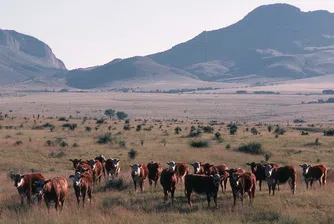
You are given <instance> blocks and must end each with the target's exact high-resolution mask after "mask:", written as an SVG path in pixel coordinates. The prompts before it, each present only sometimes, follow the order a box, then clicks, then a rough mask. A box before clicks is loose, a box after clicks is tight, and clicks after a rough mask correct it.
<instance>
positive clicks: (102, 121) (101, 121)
mask: <svg viewBox="0 0 334 224" xmlns="http://www.w3.org/2000/svg"><path fill="white" fill-rule="evenodd" d="M104 123H105V120H104V119H103V118H101V119H98V120H96V124H104Z"/></svg>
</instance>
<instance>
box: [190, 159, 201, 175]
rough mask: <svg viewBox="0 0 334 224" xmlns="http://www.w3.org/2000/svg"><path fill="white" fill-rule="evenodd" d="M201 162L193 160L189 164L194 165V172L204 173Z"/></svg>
mask: <svg viewBox="0 0 334 224" xmlns="http://www.w3.org/2000/svg"><path fill="white" fill-rule="evenodd" d="M203 164H204V163H203V162H194V163H192V164H190V165H191V166H192V167H194V174H203V173H204V166H203Z"/></svg>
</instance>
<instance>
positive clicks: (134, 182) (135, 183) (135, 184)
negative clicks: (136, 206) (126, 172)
mask: <svg viewBox="0 0 334 224" xmlns="http://www.w3.org/2000/svg"><path fill="white" fill-rule="evenodd" d="M133 185H134V186H135V192H137V182H136V181H133Z"/></svg>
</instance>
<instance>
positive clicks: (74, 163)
mask: <svg viewBox="0 0 334 224" xmlns="http://www.w3.org/2000/svg"><path fill="white" fill-rule="evenodd" d="M70 161H71V162H72V163H73V167H74V169H75V168H77V165H78V164H79V163H80V162H81V159H70Z"/></svg>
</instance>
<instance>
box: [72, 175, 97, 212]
mask: <svg viewBox="0 0 334 224" xmlns="http://www.w3.org/2000/svg"><path fill="white" fill-rule="evenodd" d="M69 178H72V179H73V188H74V192H75V196H76V197H77V203H78V207H79V204H80V199H81V198H82V207H85V198H86V195H88V200H89V202H90V203H92V193H93V179H92V176H91V175H89V174H88V173H83V174H82V173H80V172H76V173H75V175H70V176H69Z"/></svg>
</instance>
